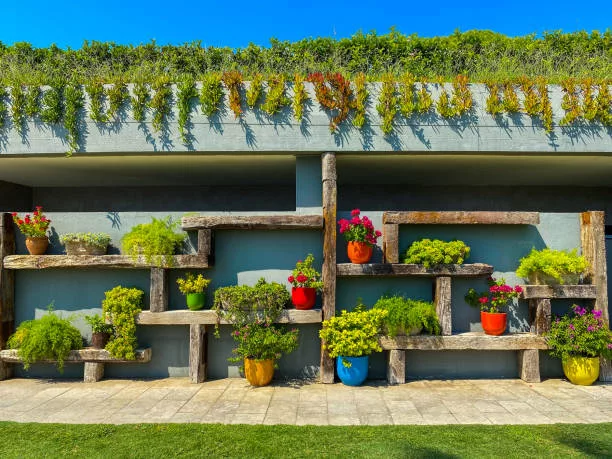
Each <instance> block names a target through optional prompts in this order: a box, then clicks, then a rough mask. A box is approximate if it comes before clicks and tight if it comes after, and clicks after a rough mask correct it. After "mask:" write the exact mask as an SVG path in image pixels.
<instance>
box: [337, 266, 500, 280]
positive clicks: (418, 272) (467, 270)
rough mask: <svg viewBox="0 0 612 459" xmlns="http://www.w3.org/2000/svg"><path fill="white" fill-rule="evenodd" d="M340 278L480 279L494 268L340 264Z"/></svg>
mask: <svg viewBox="0 0 612 459" xmlns="http://www.w3.org/2000/svg"><path fill="white" fill-rule="evenodd" d="M336 273H337V275H338V276H342V277H348V276H381V277H402V276H423V277H438V276H449V277H480V276H486V275H490V274H492V273H493V266H491V265H486V264H483V263H474V264H464V265H441V266H436V267H433V268H425V267H424V266H423V265H416V264H403V263H366V264H353V263H339V264H338V265H337V268H336Z"/></svg>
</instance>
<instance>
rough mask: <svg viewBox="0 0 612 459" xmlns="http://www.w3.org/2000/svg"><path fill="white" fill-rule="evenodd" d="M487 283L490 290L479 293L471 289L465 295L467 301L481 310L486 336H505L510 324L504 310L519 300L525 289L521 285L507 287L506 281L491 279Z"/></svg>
mask: <svg viewBox="0 0 612 459" xmlns="http://www.w3.org/2000/svg"><path fill="white" fill-rule="evenodd" d="M487 282H488V284H489V290H487V291H485V292H480V293H478V292H476V290H474V289H473V288H471V289H470V290H469V291H468V292H467V294H466V295H465V301H466V302H467V303H468V304H469V305H470V306H474V307H477V308H480V322H481V324H482V329H483V331H484V332H485V334H487V335H494V336H498V335H503V334H504V332H505V331H506V326H507V324H508V314H507V313H506V312H502V309H505V308H506V307H507V306H508V303H509V302H510V301H511V300H513V299H514V298H518V296H519V295H520V294H521V293H522V292H523V289H522V288H521V286H520V285H515V286H514V287H512V286H510V285H507V284H506V281H505V280H504V279H499V280H496V279H494V278H493V277H489V279H488V280H487Z"/></svg>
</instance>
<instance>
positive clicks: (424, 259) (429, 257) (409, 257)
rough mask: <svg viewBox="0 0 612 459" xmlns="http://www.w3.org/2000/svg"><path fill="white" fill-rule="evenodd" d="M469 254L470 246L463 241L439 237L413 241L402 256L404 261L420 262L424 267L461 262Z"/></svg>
mask: <svg viewBox="0 0 612 459" xmlns="http://www.w3.org/2000/svg"><path fill="white" fill-rule="evenodd" d="M469 256H470V247H468V246H467V245H466V244H465V242H463V241H458V240H453V241H449V242H445V241H441V240H439V239H427V238H423V239H419V240H417V241H414V242H413V243H412V244H411V245H410V247H409V248H408V250H407V251H406V255H405V256H404V263H415V264H422V265H423V266H424V267H425V268H432V267H434V266H437V265H448V264H462V263H463V262H464V261H465V260H466V259H467V258H469Z"/></svg>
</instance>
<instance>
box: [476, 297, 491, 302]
mask: <svg viewBox="0 0 612 459" xmlns="http://www.w3.org/2000/svg"><path fill="white" fill-rule="evenodd" d="M478 301H479V302H481V303H482V304H485V303H487V302H488V301H489V299H488V298H487V297H486V296H483V297H480V298H478Z"/></svg>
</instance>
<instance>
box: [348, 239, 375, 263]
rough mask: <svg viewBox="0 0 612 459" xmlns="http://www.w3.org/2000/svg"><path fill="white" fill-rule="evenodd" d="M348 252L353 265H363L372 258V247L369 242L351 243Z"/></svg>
mask: <svg viewBox="0 0 612 459" xmlns="http://www.w3.org/2000/svg"><path fill="white" fill-rule="evenodd" d="M346 251H347V254H348V257H349V260H351V263H355V264H363V263H367V262H368V261H370V258H372V246H371V245H370V244H368V243H367V242H356V241H349V243H348V245H347V246H346Z"/></svg>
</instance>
